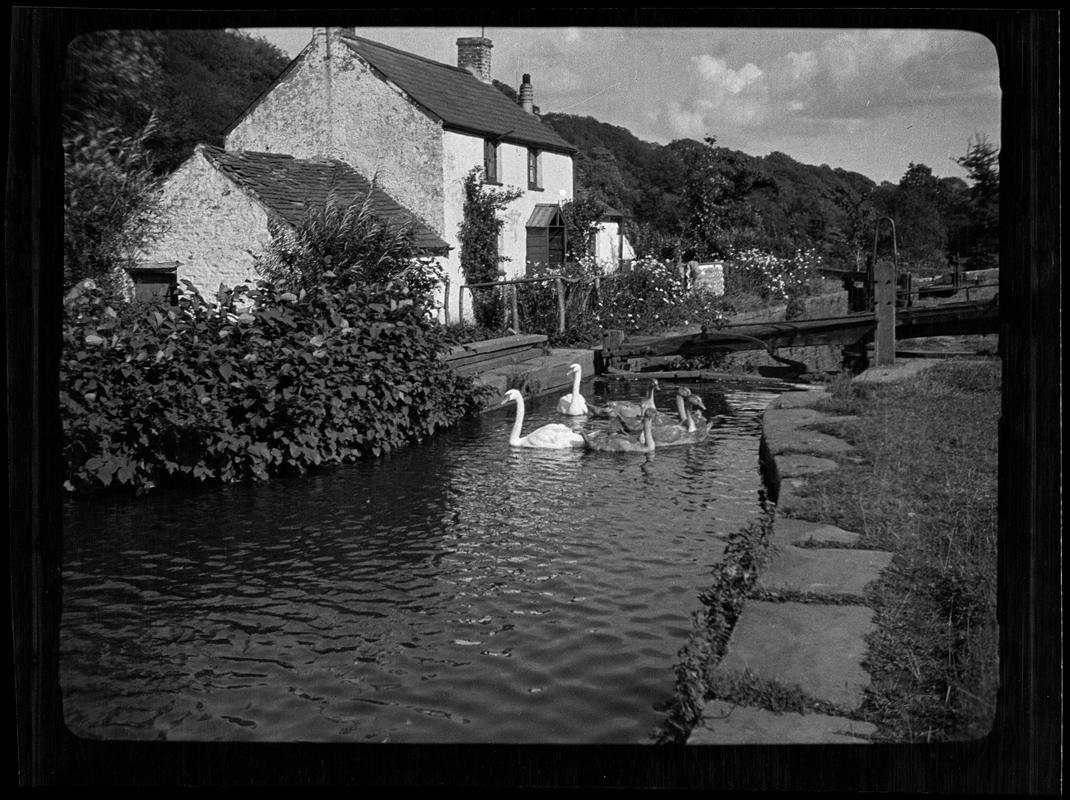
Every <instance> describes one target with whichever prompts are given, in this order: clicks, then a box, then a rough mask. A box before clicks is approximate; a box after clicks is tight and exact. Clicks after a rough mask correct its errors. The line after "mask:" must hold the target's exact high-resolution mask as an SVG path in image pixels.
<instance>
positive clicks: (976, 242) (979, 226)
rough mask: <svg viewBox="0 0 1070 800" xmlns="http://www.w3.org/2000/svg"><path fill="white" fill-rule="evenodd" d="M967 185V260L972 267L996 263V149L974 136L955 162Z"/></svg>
mask: <svg viewBox="0 0 1070 800" xmlns="http://www.w3.org/2000/svg"><path fill="white" fill-rule="evenodd" d="M955 162H956V163H957V164H959V166H961V167H963V168H964V169H965V170H966V175H967V177H968V179H969V180H970V181H971V183H972V185H971V186H970V206H971V212H972V214H973V226H972V228H973V230H972V236H971V238H972V239H973V242H972V246H971V247H970V260H971V262H972V263H973V264H974V266H976V267H985V266H992V265H995V264H998V263H999V148H997V147H996V146H995V145H993V144H992V143H991V142H989V141H988V138H987V137H986V136H984V135H978V137H977V141H973V140H971V141H970V143H969V145H968V148H967V151H966V155H964V156H962V157H960V158H957V159H955Z"/></svg>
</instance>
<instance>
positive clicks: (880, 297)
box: [873, 261, 895, 367]
mask: <svg viewBox="0 0 1070 800" xmlns="http://www.w3.org/2000/svg"><path fill="white" fill-rule="evenodd" d="M873 290H874V295H875V297H874V306H875V310H876V317H877V335H876V343H875V348H874V349H875V350H876V353H875V355H876V357H877V366H878V367H890V366H892V365H894V364H895V264H893V263H892V262H891V261H878V262H877V263H876V264H874V267H873Z"/></svg>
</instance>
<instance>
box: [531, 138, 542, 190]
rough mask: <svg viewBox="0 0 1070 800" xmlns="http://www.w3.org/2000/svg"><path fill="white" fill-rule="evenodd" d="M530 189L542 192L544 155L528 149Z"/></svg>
mask: <svg viewBox="0 0 1070 800" xmlns="http://www.w3.org/2000/svg"><path fill="white" fill-rule="evenodd" d="M528 188H529V189H537V190H539V191H541V190H542V153H540V152H539V151H538V150H536V149H534V148H532V147H529V148H528Z"/></svg>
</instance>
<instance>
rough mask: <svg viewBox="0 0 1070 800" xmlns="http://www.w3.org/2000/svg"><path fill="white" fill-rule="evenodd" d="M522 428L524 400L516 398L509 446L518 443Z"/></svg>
mask: <svg viewBox="0 0 1070 800" xmlns="http://www.w3.org/2000/svg"><path fill="white" fill-rule="evenodd" d="M523 427H524V398H523V397H517V399H516V419H515V420H513V432H512V433H511V434H510V435H509V444H512V445H516V444H519V443H520V431H521V430H522V429H523Z"/></svg>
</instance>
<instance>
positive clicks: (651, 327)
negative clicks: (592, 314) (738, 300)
mask: <svg viewBox="0 0 1070 800" xmlns="http://www.w3.org/2000/svg"><path fill="white" fill-rule="evenodd" d="M601 300H602V303H601V308H600V310H599V314H598V315H597V316H596V321H597V322H598V323H599V324H601V325H602V326H603V327H605V328H619V329H622V330H624V331H626V332H637V331H656V330H659V329H664V328H671V327H674V326H681V325H698V324H705V325H710V326H719V325H723V324H724V323H725V322H726V320H727V317H726V315H725V313H724V310H725V302H724V300H723V299H722V298H720V297H718V296H717V295H715V294H713V293H712V292H707V291H695V290H688V289H687V288H685V284H684V279H683V277H682V276H681V275H680V274H679V273H678V272H677V270H676V268H675V266H673V265H672V264H668V263H665V262H662V261H658V260H656V259H652V258H646V259H641V260H639V261H636V262H635V263H634V264H633V265H632V269H631V270H629V271H627V272H617V273H614V274H612V275H609V276H607V277H606V278H605V279H604V280H603V281H602V298H601Z"/></svg>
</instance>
